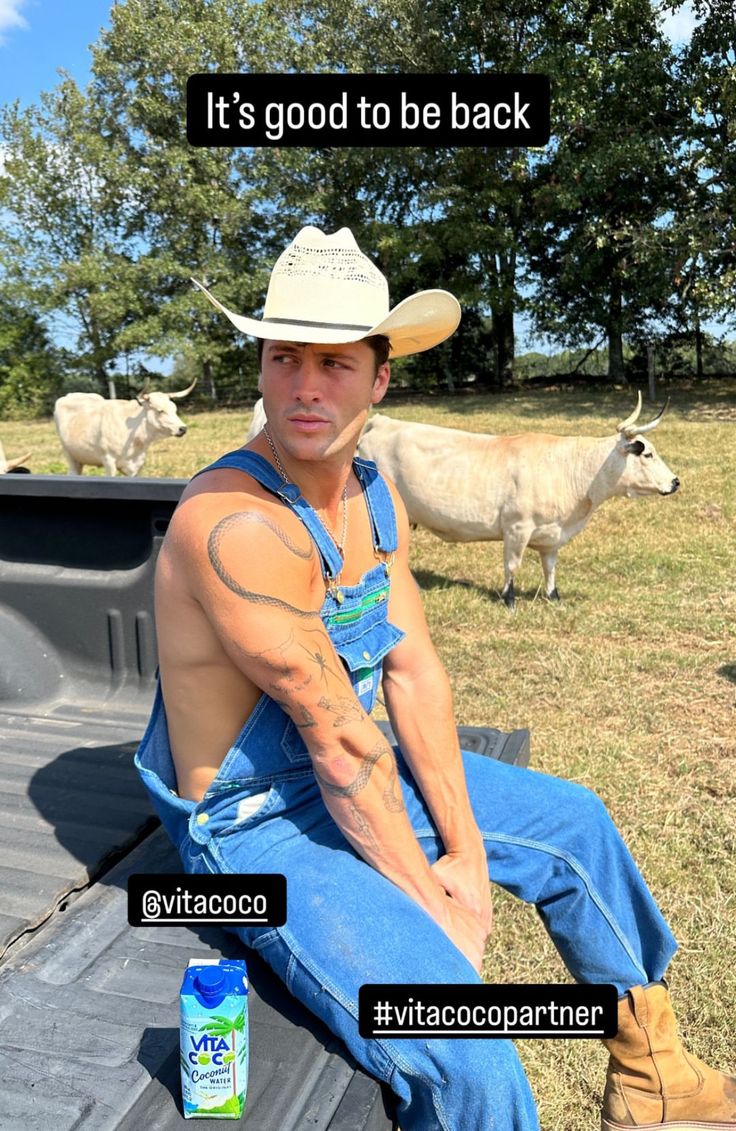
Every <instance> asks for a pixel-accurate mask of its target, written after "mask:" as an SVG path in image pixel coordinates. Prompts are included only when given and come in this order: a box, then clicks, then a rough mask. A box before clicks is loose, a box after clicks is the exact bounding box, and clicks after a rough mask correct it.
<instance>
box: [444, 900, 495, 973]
mask: <svg viewBox="0 0 736 1131" xmlns="http://www.w3.org/2000/svg"><path fill="white" fill-rule="evenodd" d="M443 912H444V914H443V917H442V919H441V920H439V922H440V926H441V927H442V929H443V930H444V931H445V933H446V934H447V935H449V937H450V939H451V940H452V941H453V942H454V944H455V946H456V947H457V948H458V950H460V951H462V953H463V954H464V955H465V957H466V958H467V960H468V962H470V964H471V966H472V967H473V969H474V970H477V971H478V973H479V974H480V968H481V965H482V963H483V952H484V950H485V945H486V932H485V930H484V929H483V927H482V926H481V923H480V919H479V918H478V916H477V915H473V913H472V912H470V911H468V910H466V908H464V907H463V906H462V904H460V903H458V902H457V900H455V899H453V898H452V897H451V896H449V895H448V896H445V901H444V905H443Z"/></svg>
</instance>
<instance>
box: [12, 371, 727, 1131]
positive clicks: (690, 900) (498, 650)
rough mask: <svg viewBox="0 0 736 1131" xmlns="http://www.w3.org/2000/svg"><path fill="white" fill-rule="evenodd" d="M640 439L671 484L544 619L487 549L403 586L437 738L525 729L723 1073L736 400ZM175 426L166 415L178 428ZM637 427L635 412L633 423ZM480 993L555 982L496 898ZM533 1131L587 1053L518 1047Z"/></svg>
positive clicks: (475, 412) (47, 437) (598, 548)
mask: <svg viewBox="0 0 736 1131" xmlns="http://www.w3.org/2000/svg"><path fill="white" fill-rule="evenodd" d="M672 395H673V401H672V406H671V408H670V410H669V412H668V414H667V415H666V417H665V418H664V420H663V422H662V424H661V425H660V427H659V428H658V430H657V431H656V433H655V434H653V436H652V437H651V438H652V439H653V440H654V442H655V444H656V447H657V450H658V451H659V453H660V455H662V457H663V458H664V459H665V461H666V462H667V464H668V465H669V467H670V468H671V469H672V471H673V472H674V473H675V474H676V475H678V476H679V477H680V479H681V481H682V488H681V490H680V492H679V493H678V495H676V496H674V497H673V498H670V499H661V498H656V499H646V500H631V501H629V500H620V499H617V500H613V501H611V502H609V503H607V504H605V505H604V506H603V507H602V508H601V509H600V510H599V511H598V512H597V513H596V514H595V515H594V516H593V519H592V520H591V523H590V525H589V527H588V528H587V529H586V530H585V531H584V532H583V533H582V534H581V535H580V536H579V537H578V538H576V539H575V540H573V542H572V543H570V545H569V546H567V547H566V548H564V549H563V550H562V552H561V554H560V559H559V563H558V570H557V583H558V587H559V589H560V592H561V594H562V598H563V599H562V601H561V603H559V604H550V603H548V602H547V601H546V600H545V598H544V597H543V596H542V591H541V590H540V586H541V581H542V574H541V569H540V566H539V563H538V559H537V557H536V555H535V554H533V553H529V554H528V555H527V557H526V558H525V560H524V564H523V567H522V569H521V571H520V573H519V575H518V577H517V593H518V594H519V599H518V604H517V611H516V612H515V613H513V614H512V613H509V612H508V611H507V610H506V608H505V607H504V606H503V604H502V603H501V602H500V600H499V598H498V592H499V590H500V587H501V584H502V580H503V569H502V555H501V546H500V544H475V545H467V546H452V545H448V544H446V543H444V542H441V541H439V540H438V539H436V538H435V537H433V536H432V535H430V534H429V533H427V532H426V531H423V530H418V531H417V532H416V535H415V539H414V546H413V552H412V567H413V569H414V571H415V574H416V576H417V579H418V581H419V584H420V586H421V588H422V592H423V595H424V601H425V606H426V611H427V616H428V619H429V622H430V626H431V628H432V630H433V634H434V639H435V642H436V644H437V646H438V649H439V651H440V654H441V656H442V658H443V660H444V662H445V664H446V666H447V668H448V670H449V672H450V675H451V678H452V681H453V686H454V692H455V702H456V710H457V716H458V719H459V720H461V721H463V722H465V723H468V724H475V725H478V724H492V725H495V726H498V727H500V728H502V729H510V728H514V727H522V726H528V727H530V728H531V731H532V765H533V766H534V768H536V769H539V770H544V771H546V772H549V773H553V774H558V775H561V776H564V777H567V778H571V779H573V780H575V781H578V782H582V783H584V784H585V785H587V786H590V787H592V788H593V789H595V790H596V791H597V792H598V793H599V794H600V795H601V796H602V797H603V798H604V800H605V801H606V803H607V805H608V807H609V810H610V811H611V813H612V815H613V817H614V818H615V820H616V822H617V823H618V825H619V827H620V828H621V830H622V831H623V833H624V836H625V838H626V840H627V842H628V844H629V846H630V847H631V849H632V851H633V853H634V856H635V858H636V859H637V861H638V863H639V865H640V867H641V869H642V871H643V873H644V875H645V877H646V878H647V880H648V882H649V884H650V887H651V888H652V890H653V892H654V895H655V897H656V899H657V900H658V902H659V904H660V906H661V907H662V909H663V911H664V913H665V915H666V917H667V918H668V920H669V922H670V924H671V926H672V929H673V931H674V933H675V935H676V936H677V938H678V939H679V941H680V951H679V954H678V955H677V957H676V958H675V960H674V961H673V963H672V965H671V967H670V971H669V973H670V978H671V987H672V991H673V997H674V1000H675V1003H676V1007H677V1011H678V1014H679V1017H680V1022H681V1028H682V1030H683V1032H684V1033H685V1035H686V1037H687V1040H688V1042H689V1045H690V1047H691V1049H692V1051H693V1052H695V1053H696V1054H698V1055H699V1056H702V1057H704V1058H705V1059H707V1060H709V1061H710V1062H711V1063H713V1064H714V1065H717V1066H719V1067H722V1068H730V1069H731V1070H732V1071H734V1070H736V1039H735V1038H736V866H735V849H736V740H735V739H734V723H735V722H736V712H735V710H734V707H735V705H736V704H735V699H736V633H734V627H733V625H734V616H735V615H736V475H735V472H736V460H735V459H734V452H735V448H736V445H735V440H736V386H734V385H732V384H725V383H724V384H717V383H708V384H707V385H704V386H702V388H697V387H692V388H678V389H675V390H674V391H673V394H672ZM631 407H633V404H632V398H631V394H630V393H629V392H626V391H623V390H611V391H598V390H596V391H595V392H590V391H585V392H583V391H578V392H575V393H566V392H552V391H546V390H545V391H535V392H533V393H521V392H520V393H516V394H508V395H505V396H503V397H492V398H480V397H472V398H465V399H446V400H432V401H429V402H419V401H416V402H414V403H408V402H400V401H392V402H391V403H390V404H388V406H387V407H386V408H385V411H387V412H388V413H389V414H390V415H393V416H396V417H399V418H402V419H412V420H423V421H426V422H428V423H434V424H442V425H449V426H454V427H459V428H466V429H468V430H471V431H486V432H518V431H527V430H533V431H548V432H558V433H568V434H569V433H580V434H585V435H605V434H607V433H611V434H612V433H613V432H614V430H615V425H616V423H617V422H618V421H619V420H621V419H622V418H623V417H625V416H627V415H628V413H629V411H630V409H631ZM184 415H185V416H186V411H185V412H184ZM642 418H643V419H647V409H646V408H645V409H644V412H643V414H642ZM187 422H188V424H189V426H190V427H189V432H188V434H187V436H186V437H185V438H184V439H183V440H169V441H166V442H164V443H162V444H160V445H159V446H158V447H156V448H154V449H152V450H151V453H150V456H149V459H148V461H147V464H146V466H145V469H144V473H145V474H147V475H177V476H188V475H190V474H191V473H193V472H194V471H195V470H196V469H197V468H198V467H201V466H203V465H204V464H205V463H207V462H209V461H210V460H211V459H213V458H215V457H216V456H217V455H218V454H220V453H221V452H223V451H225V450H227V449H229V448H231V447H235V446H238V445H239V444H240V443H241V442H242V438H243V436H244V434H245V430H246V428H247V425H248V422H249V414H248V413H247V412H245V413H230V412H228V413H224V412H221V413H212V414H209V415H201V416H189V417H187ZM0 439H2V441H3V443H4V445H5V449H6V452H7V454H8V456H15V455H21V454H22V453H23V452H24V451H25V450H27V449H28V448H33V450H34V455H33V458H32V460H31V461H30V462H31V466H32V467H33V470H34V471H36V472H61V471H63V470H64V467H65V465H64V463H63V461H62V459H61V451H60V449H59V446H58V441H57V439H56V436H55V434H54V432H53V425H52V424H51V423H50V422H48V421H44V422H30V423H15V424H10V423H8V424H4V425H2V428H1V430H0ZM495 912H496V930H495V934H494V935H493V937H492V939H491V941H490V943H489V947H488V952H487V959H486V967H485V974H486V976H487V978H488V979H489V980H491V981H503V982H513V981H521V982H555V981H563V980H568V977H567V974H566V972H565V970H564V968H563V967H562V965H561V963H560V961H559V959H558V958H557V955H556V952H555V950H554V948H553V947H552V945H551V943H550V942H549V940H548V939H547V937H546V935H545V932H544V930H543V928H542V926H541V924H540V923H539V921H538V920H537V917H536V913H535V911H534V909H533V908H531V907H526V906H523V905H519V904H518V902H517V901H514V900H512V899H511V898H509V897H506V896H505V895H503V893H499V894H498V895H497V896H496V900H495ZM519 1051H520V1054H521V1056H522V1059H523V1062H524V1065H525V1067H526V1069H527V1071H528V1074H529V1077H530V1079H531V1083H532V1087H533V1090H534V1093H535V1095H536V1097H537V1099H538V1103H539V1110H540V1119H541V1122H542V1127H543V1129H544V1131H597V1129H598V1126H599V1124H598V1120H599V1107H600V1100H601V1094H602V1087H603V1079H604V1073H605V1064H606V1056H605V1053H604V1052H603V1051H602V1050H601V1049H600V1047H599V1046H598V1045H597V1044H596V1043H594V1042H586V1041H571V1042H564V1041H554V1042H552V1041H527V1042H522V1043H521V1044H520V1046H519Z"/></svg>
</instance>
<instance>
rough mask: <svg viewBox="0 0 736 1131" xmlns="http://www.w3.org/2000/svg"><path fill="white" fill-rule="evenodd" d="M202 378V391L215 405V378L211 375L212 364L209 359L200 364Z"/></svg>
mask: <svg viewBox="0 0 736 1131" xmlns="http://www.w3.org/2000/svg"><path fill="white" fill-rule="evenodd" d="M202 376H203V382H202V383H203V384H204V391H205V394H206V396H208V397H209V398H210V400H211V401H212V404H213V405H216V404H217V386H216V385H215V378H214V377H213V375H212V362H211V361H210V360H209V358H208V359H207V360H206V361H204V362H203V363H202Z"/></svg>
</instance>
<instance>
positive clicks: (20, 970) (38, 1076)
mask: <svg viewBox="0 0 736 1131" xmlns="http://www.w3.org/2000/svg"><path fill="white" fill-rule="evenodd" d="M183 483H184V481H179V480H128V481H126V480H107V479H101V478H88V479H85V478H83V477H66V478H60V477H54V476H38V477H36V476H22V477H12V476H10V477H5V476H3V477H0V773H1V775H2V776H1V778H0V816H1V817H2V820H0V892H2V903H1V904H0V954H3V958H2V960H1V964H0V1060H1V1061H2V1064H3V1068H4V1070H3V1073H2V1074H0V1129H2V1131H26V1129H35V1128H39V1129H43V1131H47V1129H48V1127H49V1126H53V1128H54V1131H66V1129H67V1128H69V1129H71V1128H78V1127H84V1128H85V1131H98V1129H99V1131H103V1129H105V1131H106V1129H108V1128H110V1129H112V1128H115V1129H123V1131H138V1129H139V1128H143V1127H145V1128H147V1129H148V1128H155V1129H158V1128H161V1129H164V1128H169V1127H173V1126H175V1125H176V1126H179V1125H182V1124H183V1122H184V1121H183V1116H182V1114H181V1099H180V1095H181V1092H180V1086H179V1064H178V993H179V986H180V983H181V979H182V974H183V970H184V967H185V966H186V964H187V961H188V960H189V959H190V958H194V957H198V956H202V957H204V956H209V957H211V956H212V955H213V954H214V955H216V954H218V953H221V954H226V955H235V954H238V953H240V954H241V955H242V949H239V945H240V944H239V943H238V942H237V940H236V939H234V938H233V937H232V936H229V935H227V934H226V933H225V932H223V931H220V930H217V929H214V928H201V929H197V930H194V929H190V928H183V927H182V928H170V927H158V928H134V927H130V926H129V925H128V922H127V887H126V882H127V877H128V875H130V874H131V872H176V871H178V870H179V862H178V858H177V856H176V854H175V852H174V850H173V848H171V846H170V845H169V843H168V841H167V840H166V838H165V836H164V834H163V832H162V830H161V829H160V828H159V827H158V822H157V820H156V818H155V817H154V816H153V814H152V810H151V808H150V805H149V802H148V799H147V796H146V795H145V791H144V790H143V787H142V785H141V784H140V782H139V780H138V776H137V774H136V772H135V769H134V767H133V763H132V755H133V751H134V749H135V746H136V745H137V742H138V740H139V739H140V736H141V734H142V731H143V727H144V725H145V721H146V718H147V714H148V710H149V707H150V703H151V700H152V695H153V686H154V677H155V668H156V652H155V637H154V634H153V602H152V580H153V569H154V565H155V558H156V555H157V553H158V548H159V546H160V542H161V539H162V537H163V534H164V532H165V530H166V526H167V523H168V519H169V517H170V514H171V512H172V511H173V508H174V506H175V505H176V501H177V500H178V497H179V494H180V492H181V489H182V487H183ZM381 725H382V726H383V727H384V729H386V732H387V733H388V734H389V736H390V730H389V728H388V726H387V724H381ZM460 736H461V743H462V745H463V747H464V748H465V749H475V750H478V751H479V752H482V753H486V754H488V755H490V756H494V757H500V758H502V759H503V760H505V761H514V762H519V763H521V764H526V762H527V761H528V757H529V747H528V737H529V736H528V733H527V732H526V731H516V732H514V733H513V734H512V735H503V734H500V733H499V732H498V731H494V730H491V729H490V728H487V729H479V728H460ZM3 952H4V953H3ZM246 960H247V962H248V969H249V974H250V978H251V987H252V996H251V1001H250V1010H251V1025H250V1031H251V1052H252V1058H251V1071H250V1077H249V1088H248V1102H247V1107H246V1114H245V1116H244V1121H245V1122H244V1125H245V1126H246V1127H248V1128H251V1129H252V1131H292V1129H293V1131H302V1129H309V1131H390V1129H391V1128H392V1126H394V1122H393V1117H392V1113H391V1102H390V1097H389V1096H388V1095H387V1094H386V1092H385V1091H384V1090H383V1089H382V1088H381V1087H379V1085H378V1084H377V1083H376V1081H374V1080H373V1079H372V1078H371V1077H369V1076H367V1075H366V1074H364V1073H363V1072H362V1070H361V1069H360V1068H358V1067H357V1066H356V1065H355V1063H354V1062H353V1060H352V1058H351V1057H350V1055H349V1054H348V1052H347V1050H346V1049H345V1048H344V1046H342V1044H341V1043H340V1042H338V1041H336V1040H335V1038H334V1037H332V1035H331V1034H330V1033H329V1032H328V1031H327V1030H326V1029H325V1028H324V1027H323V1026H322V1025H321V1024H320V1023H319V1022H318V1021H316V1019H314V1018H313V1017H312V1016H311V1015H310V1014H308V1013H307V1011H305V1010H304V1009H303V1008H302V1007H301V1006H300V1005H299V1004H298V1003H297V1002H296V1001H294V999H292V998H291V996H290V995H289V994H288V993H287V992H286V990H285V989H284V987H283V986H282V985H281V984H280V983H279V982H278V981H277V980H276V979H275V977H274V976H273V975H271V973H270V971H269V970H268V969H267V968H266V967H265V966H264V965H263V964H262V963H261V962H260V960H259V959H258V957H257V956H256V955H255V954H253V953H251V952H247V954H246Z"/></svg>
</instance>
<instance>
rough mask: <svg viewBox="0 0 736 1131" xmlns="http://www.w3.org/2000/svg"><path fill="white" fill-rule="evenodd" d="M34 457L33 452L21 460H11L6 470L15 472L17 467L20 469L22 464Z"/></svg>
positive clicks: (6, 465) (27, 453)
mask: <svg viewBox="0 0 736 1131" xmlns="http://www.w3.org/2000/svg"><path fill="white" fill-rule="evenodd" d="M32 455H33V452H32V451H30V452H26V454H25V455H24V456H21V457H20V459H9V460H8V461H7V462H6V464H5V470H6V471H13V470H14V469H15V468H16V467H20V465H21V464H22V463H25V462H26V460H27V459H30V458H31V456H32Z"/></svg>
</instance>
